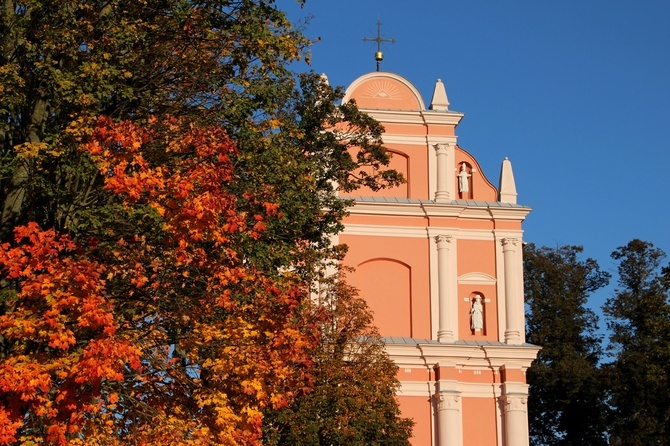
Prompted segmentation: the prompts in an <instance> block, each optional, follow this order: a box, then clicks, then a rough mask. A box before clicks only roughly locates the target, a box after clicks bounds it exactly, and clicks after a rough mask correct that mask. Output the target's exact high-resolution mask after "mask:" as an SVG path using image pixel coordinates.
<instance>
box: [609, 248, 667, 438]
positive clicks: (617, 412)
mask: <svg viewBox="0 0 670 446" xmlns="http://www.w3.org/2000/svg"><path fill="white" fill-rule="evenodd" d="M612 258H613V259H614V260H616V261H618V262H619V266H618V273H619V280H618V285H619V286H618V288H617V289H616V291H615V294H614V295H613V296H612V297H611V298H610V299H608V300H607V302H606V304H605V306H604V308H603V311H604V313H605V315H606V316H607V319H608V324H607V325H608V328H609V330H610V332H611V334H610V353H611V355H612V356H613V358H614V361H613V362H611V363H610V364H608V365H607V367H606V371H607V374H608V378H609V379H608V389H609V396H610V404H611V405H612V409H613V412H612V418H611V422H610V423H611V437H612V444H615V445H652V444H656V445H665V444H670V395H669V394H668V387H670V372H669V370H670V301H669V299H670V294H669V292H670V268H669V267H668V266H667V265H665V266H664V265H663V261H664V258H665V253H664V252H663V251H662V250H661V249H659V248H656V247H654V245H652V244H651V243H648V242H644V241H642V240H638V239H635V240H632V241H630V242H629V243H628V244H627V245H625V246H621V247H619V248H617V250H616V251H614V252H613V253H612Z"/></svg>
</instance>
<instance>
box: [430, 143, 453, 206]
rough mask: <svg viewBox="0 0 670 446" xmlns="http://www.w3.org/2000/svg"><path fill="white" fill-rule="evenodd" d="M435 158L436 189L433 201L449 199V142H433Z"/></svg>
mask: <svg viewBox="0 0 670 446" xmlns="http://www.w3.org/2000/svg"><path fill="white" fill-rule="evenodd" d="M433 147H435V152H436V158H437V189H436V190H435V201H449V190H448V180H449V175H448V169H449V166H448V156H447V153H448V148H449V144H435V145H434V146H433Z"/></svg>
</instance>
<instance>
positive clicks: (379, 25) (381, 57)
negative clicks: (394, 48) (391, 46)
mask: <svg viewBox="0 0 670 446" xmlns="http://www.w3.org/2000/svg"><path fill="white" fill-rule="evenodd" d="M363 41H364V42H377V52H376V53H375V60H376V61H377V71H379V65H380V64H381V61H382V60H384V53H382V43H384V42H389V43H395V39H384V38H383V37H382V22H381V20H379V19H377V37H363Z"/></svg>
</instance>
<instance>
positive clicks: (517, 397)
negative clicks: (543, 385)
mask: <svg viewBox="0 0 670 446" xmlns="http://www.w3.org/2000/svg"><path fill="white" fill-rule="evenodd" d="M503 398H504V399H503V401H504V404H505V412H524V413H525V412H526V408H527V407H528V395H526V394H507V395H505V396H503Z"/></svg>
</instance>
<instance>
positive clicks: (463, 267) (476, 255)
mask: <svg viewBox="0 0 670 446" xmlns="http://www.w3.org/2000/svg"><path fill="white" fill-rule="evenodd" d="M457 248H458V275H459V276H462V275H463V274H467V273H473V272H480V273H486V274H488V275H490V276H493V277H495V276H496V269H495V267H496V264H495V256H496V252H495V242H494V241H493V240H467V239H459V240H458V246H457Z"/></svg>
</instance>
